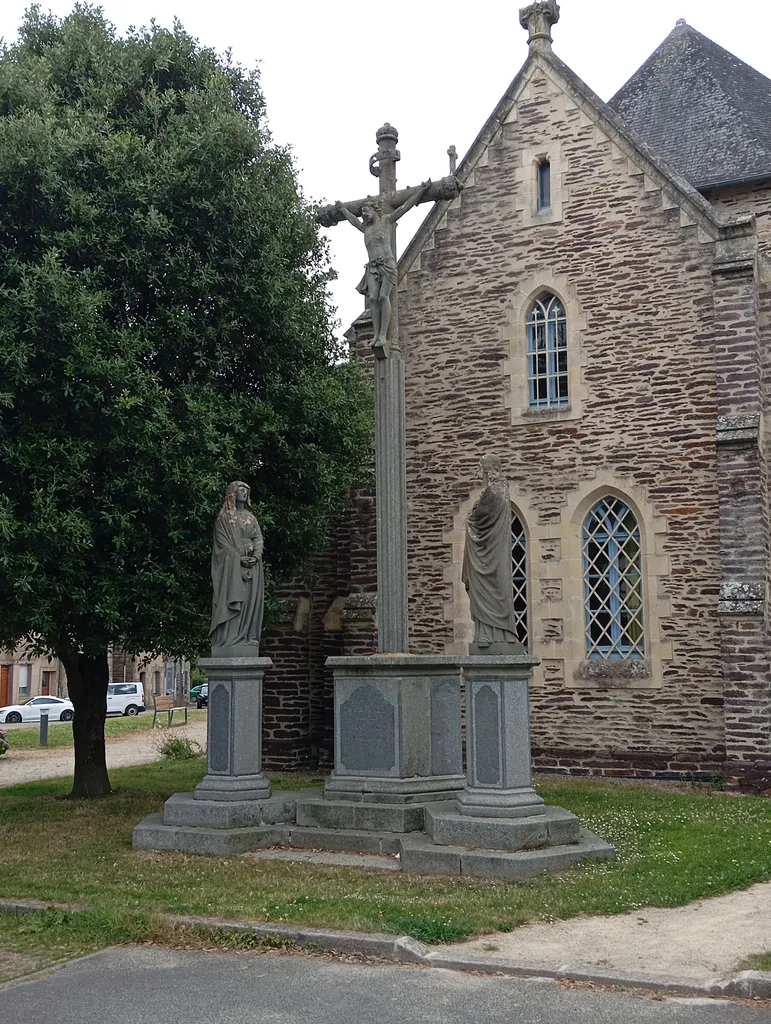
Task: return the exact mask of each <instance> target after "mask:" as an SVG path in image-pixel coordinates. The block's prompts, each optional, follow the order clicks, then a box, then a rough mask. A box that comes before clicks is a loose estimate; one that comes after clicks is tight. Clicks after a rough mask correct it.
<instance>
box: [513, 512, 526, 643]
mask: <svg viewBox="0 0 771 1024" xmlns="http://www.w3.org/2000/svg"><path fill="white" fill-rule="evenodd" d="M511 583H512V587H513V590H514V612H515V613H516V622H517V640H519V642H520V643H521V644H522V645H523V646H524V648H525V650H527V641H528V636H527V537H526V536H525V527H524V525H523V523H522V520H521V519H520V518H519V516H518V515H517V513H516V512H512V514H511Z"/></svg>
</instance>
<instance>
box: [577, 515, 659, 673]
mask: <svg viewBox="0 0 771 1024" xmlns="http://www.w3.org/2000/svg"><path fill="white" fill-rule="evenodd" d="M583 550H584V606H585V612H586V654H587V657H588V658H643V657H644V656H645V634H644V631H643V601H642V568H641V566H642V560H641V555H640V527H639V526H638V524H637V519H636V518H635V515H634V512H632V510H631V509H630V508H629V506H628V505H625V504H624V502H623V501H622V500H621V499H620V498H616V497H613V496H608V497H606V498H603V499H602V501H600V502H598V503H597V504H596V505H595V506H594V508H593V509H592V510H591V512H590V513H589V515H588V516H587V517H586V520H585V521H584V534H583Z"/></svg>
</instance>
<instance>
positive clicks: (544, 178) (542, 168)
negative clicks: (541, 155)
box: [537, 160, 551, 210]
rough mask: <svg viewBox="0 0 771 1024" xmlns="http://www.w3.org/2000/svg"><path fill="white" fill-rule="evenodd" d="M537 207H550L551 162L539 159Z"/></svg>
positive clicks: (542, 208)
mask: <svg viewBox="0 0 771 1024" xmlns="http://www.w3.org/2000/svg"><path fill="white" fill-rule="evenodd" d="M537 174H538V209H539V210H550V209H551V164H550V163H549V161H548V160H541V162H540V163H539V164H538V171H537Z"/></svg>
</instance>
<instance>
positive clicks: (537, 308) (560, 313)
mask: <svg viewBox="0 0 771 1024" xmlns="http://www.w3.org/2000/svg"><path fill="white" fill-rule="evenodd" d="M527 364H528V373H527V379H528V386H529V389H530V408H531V409H551V408H560V407H563V406H566V405H567V404H568V400H569V396H568V322H567V317H566V315H565V307H564V306H563V305H562V303H561V302H560V300H559V299H558V298H557V296H556V295H542V296H541V298H540V299H536V301H535V302H534V303H533V306H532V308H531V310H530V315H529V316H528V318H527Z"/></svg>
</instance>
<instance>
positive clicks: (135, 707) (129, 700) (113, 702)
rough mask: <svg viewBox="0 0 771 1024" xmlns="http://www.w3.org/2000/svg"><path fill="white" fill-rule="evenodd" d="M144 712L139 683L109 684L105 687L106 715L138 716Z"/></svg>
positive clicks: (141, 690) (142, 692)
mask: <svg viewBox="0 0 771 1024" xmlns="http://www.w3.org/2000/svg"><path fill="white" fill-rule="evenodd" d="M144 710H145V693H144V690H143V688H142V684H141V683H110V684H109V685H108V687H107V714H108V715H138V714H139V712H140V711H144Z"/></svg>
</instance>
